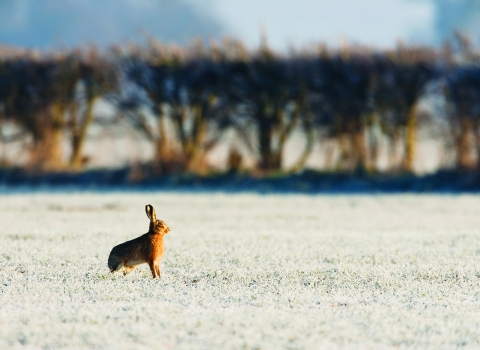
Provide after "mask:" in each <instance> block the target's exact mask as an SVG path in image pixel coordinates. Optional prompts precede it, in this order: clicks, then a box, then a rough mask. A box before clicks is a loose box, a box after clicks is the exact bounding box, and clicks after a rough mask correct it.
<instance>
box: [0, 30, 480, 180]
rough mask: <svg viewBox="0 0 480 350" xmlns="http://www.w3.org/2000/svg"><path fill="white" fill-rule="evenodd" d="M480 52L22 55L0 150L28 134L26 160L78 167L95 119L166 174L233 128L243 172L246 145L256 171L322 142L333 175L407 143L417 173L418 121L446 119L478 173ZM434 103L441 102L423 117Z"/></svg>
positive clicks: (199, 166)
mask: <svg viewBox="0 0 480 350" xmlns="http://www.w3.org/2000/svg"><path fill="white" fill-rule="evenodd" d="M479 57H480V56H479V55H477V54H476V51H475V50H474V49H473V47H472V45H471V43H470V41H469V40H468V38H467V37H465V36H464V35H461V34H459V33H457V34H456V39H455V40H454V41H452V42H450V43H446V44H445V45H444V46H443V47H441V48H431V47H418V46H416V47H413V46H407V45H404V44H401V43H400V44H399V45H398V47H397V48H395V49H392V50H383V51H379V50H372V49H368V48H364V47H347V46H344V47H341V48H339V49H336V50H332V49H328V48H327V47H326V46H325V45H321V44H319V45H313V46H312V47H311V48H309V49H305V50H293V49H292V50H291V52H289V53H288V54H283V55H282V54H278V53H275V52H273V51H272V50H271V49H270V48H269V47H268V45H267V43H266V40H263V41H262V44H261V45H260V47H259V48H257V49H255V50H248V49H247V48H246V47H245V46H244V45H243V44H242V43H241V42H239V41H234V40H229V39H225V40H224V41H223V42H222V43H221V44H219V43H212V44H210V45H204V44H203V43H202V42H200V41H198V42H195V43H193V44H192V45H190V46H188V47H183V48H180V47H177V46H172V45H164V44H161V43H159V42H157V41H155V40H151V41H150V42H149V43H147V44H146V45H144V46H137V45H133V44H130V45H123V46H117V47H113V48H111V49H109V50H108V51H104V52H100V51H99V50H97V49H95V48H93V47H90V48H80V49H76V50H73V51H68V52H53V53H42V54H38V53H32V52H22V53H19V54H17V55H15V56H12V57H3V58H1V59H0V146H1V147H9V145H10V144H12V143H14V142H16V141H18V140H26V144H27V145H28V153H29V161H28V162H27V164H25V166H26V167H28V168H29V169H33V170H40V171H44V170H67V169H73V170H81V169H82V168H83V167H84V166H85V161H84V158H85V157H84V156H85V155H84V146H85V143H86V142H88V137H89V131H90V129H91V128H92V126H93V125H95V124H98V127H100V128H114V127H116V125H119V124H128V125H129V127H130V128H131V129H132V130H135V132H136V133H139V134H141V135H143V137H145V139H146V140H148V141H149V142H150V143H151V145H152V147H153V149H154V159H152V160H151V165H152V167H153V169H155V171H156V172H157V173H158V174H168V173H173V172H183V171H189V172H195V173H199V174H205V173H207V172H208V171H209V169H210V167H209V164H208V160H207V156H208V154H209V153H210V152H211V151H212V150H213V149H214V148H215V147H217V146H218V145H219V144H220V143H222V142H225V135H226V134H227V133H231V134H232V133H233V134H234V135H235V140H236V142H235V143H230V144H229V147H230V151H229V155H228V157H227V160H226V163H228V164H226V168H227V169H229V170H231V171H240V170H241V169H242V166H243V165H242V164H243V158H244V157H245V152H248V153H249V155H250V156H251V157H253V158H254V159H255V160H256V162H255V166H254V171H257V172H259V173H268V172H275V171H283V172H298V171H301V170H302V169H304V168H305V166H306V162H307V161H308V159H309V157H310V156H311V154H312V152H313V150H314V148H315V147H316V146H318V145H319V144H320V145H321V147H320V150H321V152H323V153H324V158H325V164H326V168H327V170H333V171H355V170H358V169H361V170H366V171H378V166H377V165H378V157H379V154H380V151H381V149H380V148H381V147H384V148H385V147H386V148H389V150H387V153H388V152H390V151H391V152H390V153H392V154H393V153H394V152H393V151H394V150H395V149H398V148H401V150H402V151H401V157H402V159H401V162H397V163H396V164H393V163H394V162H393V161H392V164H391V165H390V167H389V169H388V170H389V171H412V169H413V163H414V159H415V155H416V148H417V143H418V138H419V136H418V133H419V130H421V129H426V130H428V129H429V128H434V126H435V125H437V126H440V127H441V129H442V132H443V133H442V137H444V138H445V139H446V140H448V142H447V143H448V145H449V146H448V147H449V152H451V153H452V154H453V158H454V162H453V165H454V166H455V167H457V168H476V167H479V166H480V156H479V155H480V67H479V65H478V62H479ZM100 100H103V101H106V102H107V103H108V104H109V105H110V106H111V108H112V109H113V110H114V111H115V112H114V118H111V120H110V121H109V122H108V123H105V122H103V123H102V122H101V120H100V118H99V117H98V116H97V115H95V112H94V107H95V105H96V104H97V103H98V102H99V101H100ZM427 100H428V101H430V105H433V106H434V105H435V104H437V105H439V106H440V108H437V109H436V110H435V108H434V107H432V108H431V109H430V112H429V113H420V112H419V104H420V103H421V102H422V101H427ZM432 101H433V102H432ZM435 101H437V102H435ZM438 101H440V102H438ZM432 111H433V112H432ZM12 126H14V128H13V129H14V130H15V132H5V130H7V129H8V127H10V129H9V130H11V129H12V128H11V127H12ZM295 132H296V133H300V134H301V135H302V139H303V141H304V142H303V143H302V147H303V148H302V150H301V152H299V155H298V158H297V159H296V160H295V161H294V162H293V164H290V165H289V166H288V167H287V166H285V164H284V157H285V145H286V143H287V142H288V140H289V139H291V137H292V135H293V134H294V133H295ZM380 138H381V139H382V140H386V143H385V142H384V143H381V142H380ZM325 141H328V142H330V144H332V145H334V146H335V148H336V153H334V152H333V151H332V149H331V147H327V146H325V145H326V143H325ZM65 143H68V145H69V147H68V149H69V150H70V151H69V159H68V161H67V162H65V160H64V159H65V157H64V154H63V152H64V151H65V146H64V144H65ZM322 145H323V146H322ZM382 145H383V146H382ZM240 146H241V147H240ZM240 149H242V150H243V151H240ZM384 151H385V150H384ZM334 154H335V157H334V156H333V155H334ZM4 166H8V164H5V165H4Z"/></svg>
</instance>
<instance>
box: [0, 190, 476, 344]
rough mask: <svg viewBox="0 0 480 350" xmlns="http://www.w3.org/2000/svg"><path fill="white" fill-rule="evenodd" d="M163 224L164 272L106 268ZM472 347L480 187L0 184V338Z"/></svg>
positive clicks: (2, 341)
mask: <svg viewBox="0 0 480 350" xmlns="http://www.w3.org/2000/svg"><path fill="white" fill-rule="evenodd" d="M148 203H150V204H152V205H153V206H154V207H155V208H156V211H157V216H158V217H159V218H161V219H163V220H165V221H166V222H167V224H168V225H169V226H170V228H171V232H170V234H169V235H168V236H166V249H167V253H166V256H165V258H164V260H163V263H162V278H161V279H160V280H153V279H152V278H151V274H150V271H149V269H148V266H147V265H143V266H141V267H139V268H138V269H137V270H135V271H134V272H132V273H131V274H130V275H127V276H126V277H124V276H123V275H122V274H115V275H112V274H110V273H109V271H108V268H107V258H108V254H109V252H110V250H111V248H112V247H113V246H114V245H116V244H118V243H121V242H123V241H125V240H128V239H131V238H134V237H136V236H138V235H140V234H142V233H145V232H146V231H147V230H148V219H147V217H146V215H145V211H144V206H145V204H148ZM408 347H412V348H422V349H424V348H431V349H441V348H445V349H451V348H457V347H462V348H479V347H480V196H415V195H396V196H385V195H375V196H303V195H283V196H280V195H278V196H277V195H255V194H238V195H226V194H185V193H184V194H180V193H158V192H157V193H107V194H94V193H69V194H42V193H38V194H11V195H2V196H1V197H0V348H1V349H9V348H13V349H14V348H32V349H37V348H45V349H57V348H79V349H81V348H89V349H95V348H110V349H134V348H135V349H151V348H157V349H282V348H284V349H318V348H328V349H335V348H350V349H383V348H408Z"/></svg>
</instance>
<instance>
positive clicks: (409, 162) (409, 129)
mask: <svg viewBox="0 0 480 350" xmlns="http://www.w3.org/2000/svg"><path fill="white" fill-rule="evenodd" d="M416 117H417V103H414V104H413V105H412V106H411V107H410V110H409V112H408V115H407V124H406V128H405V158H404V165H403V168H404V170H406V171H409V172H411V171H413V161H414V158H415V148H416V137H417V135H416V132H417V120H416Z"/></svg>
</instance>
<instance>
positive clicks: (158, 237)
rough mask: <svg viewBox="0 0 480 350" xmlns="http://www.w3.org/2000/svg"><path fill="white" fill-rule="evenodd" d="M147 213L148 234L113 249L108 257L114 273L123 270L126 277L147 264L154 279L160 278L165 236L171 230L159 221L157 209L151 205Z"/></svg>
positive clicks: (147, 208) (147, 207)
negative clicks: (148, 222) (148, 220)
mask: <svg viewBox="0 0 480 350" xmlns="http://www.w3.org/2000/svg"><path fill="white" fill-rule="evenodd" d="M145 211H146V212H147V216H148V218H149V219H150V228H149V229H148V233H145V234H144V235H141V236H140V237H137V238H135V239H132V240H131V241H127V242H125V243H122V244H119V245H117V246H115V247H113V249H112V251H111V252H110V256H109V257H108V267H109V268H110V271H111V272H112V273H113V272H115V271H118V270H120V269H122V268H123V274H124V275H126V274H127V273H130V272H132V271H133V270H135V268H136V267H137V266H138V265H141V264H144V263H147V264H148V266H150V270H151V271H152V275H153V278H160V261H161V260H162V256H163V253H164V251H165V249H164V247H163V236H164V235H166V234H167V233H168V232H169V231H170V228H169V227H168V226H167V224H166V223H165V222H164V221H162V220H157V215H156V214H155V209H153V207H152V206H151V205H150V204H148V205H147V206H146V207H145Z"/></svg>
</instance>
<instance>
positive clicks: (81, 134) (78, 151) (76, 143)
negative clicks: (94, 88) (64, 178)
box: [70, 97, 97, 169]
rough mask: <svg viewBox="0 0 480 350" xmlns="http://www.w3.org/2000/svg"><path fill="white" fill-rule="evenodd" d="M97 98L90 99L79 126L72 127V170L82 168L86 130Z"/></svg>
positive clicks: (91, 118)
mask: <svg viewBox="0 0 480 350" xmlns="http://www.w3.org/2000/svg"><path fill="white" fill-rule="evenodd" d="M96 100H97V97H92V98H90V99H89V100H88V101H87V108H86V110H85V116H84V118H83V123H82V125H81V126H79V125H78V124H77V125H75V126H74V130H73V140H72V156H71V158H70V166H71V167H72V168H76V169H80V168H82V167H83V159H82V156H83V154H82V150H83V146H84V144H85V139H86V137H87V130H88V127H89V126H90V124H91V123H92V121H93V107H94V104H95V101H96Z"/></svg>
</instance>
